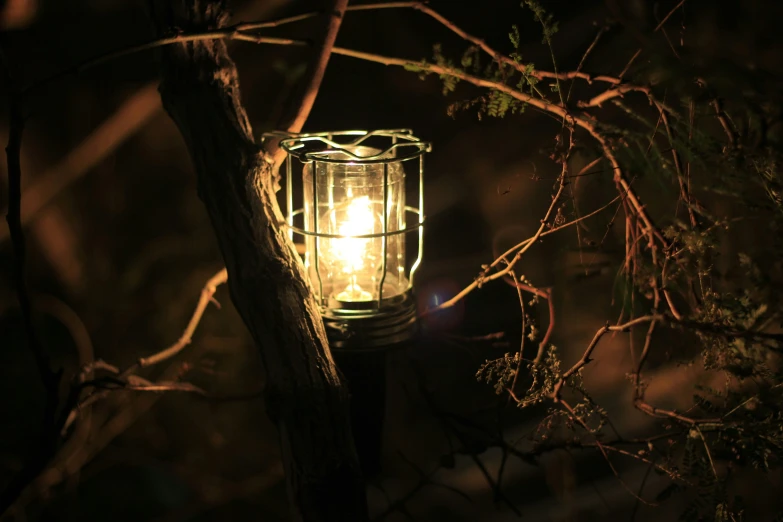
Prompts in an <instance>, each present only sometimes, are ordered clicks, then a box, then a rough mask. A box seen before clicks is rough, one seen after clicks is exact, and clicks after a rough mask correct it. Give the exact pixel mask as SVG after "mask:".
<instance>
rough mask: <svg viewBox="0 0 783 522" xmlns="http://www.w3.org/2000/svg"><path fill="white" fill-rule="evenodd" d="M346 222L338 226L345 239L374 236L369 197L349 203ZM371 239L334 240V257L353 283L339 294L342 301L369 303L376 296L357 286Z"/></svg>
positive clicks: (345, 214) (344, 220) (373, 217)
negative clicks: (367, 235)
mask: <svg viewBox="0 0 783 522" xmlns="http://www.w3.org/2000/svg"><path fill="white" fill-rule="evenodd" d="M342 218H343V221H342V222H341V223H339V225H338V228H337V230H338V232H337V233H338V234H339V235H341V236H362V235H366V234H372V233H373V229H374V219H375V215H374V214H373V211H372V204H371V203H370V198H369V197H368V196H360V197H356V198H353V199H351V200H350V201H349V202H348V205H347V208H346V209H345V212H344V213H343V214H342ZM369 243H370V239H365V238H356V237H346V238H340V239H335V240H333V241H332V256H333V258H334V260H335V261H336V262H337V264H338V265H341V266H342V271H343V273H345V274H348V275H349V276H350V280H351V282H350V284H349V285H348V286H347V287H346V288H345V290H343V291H342V292H340V293H339V294H338V295H337V299H338V300H340V301H369V300H371V299H372V294H370V293H369V292H367V291H366V290H364V289H362V288H361V286H359V284H357V275H358V273H360V272H361V271H362V269H364V268H365V266H366V265H367V264H370V263H365V257H366V256H367V254H368V252H367V250H368V246H369Z"/></svg>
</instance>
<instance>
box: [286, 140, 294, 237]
mask: <svg viewBox="0 0 783 522" xmlns="http://www.w3.org/2000/svg"><path fill="white" fill-rule="evenodd" d="M292 162H293V158H292V157H291V155H290V154H288V155H287V156H286V158H285V172H286V174H285V197H286V202H285V205H286V207H285V213H286V222H287V223H288V239H290V240H291V241H293V240H294V229H293V227H294V190H293V182H292V181H291V178H292V174H291V169H292V167H291V163H292Z"/></svg>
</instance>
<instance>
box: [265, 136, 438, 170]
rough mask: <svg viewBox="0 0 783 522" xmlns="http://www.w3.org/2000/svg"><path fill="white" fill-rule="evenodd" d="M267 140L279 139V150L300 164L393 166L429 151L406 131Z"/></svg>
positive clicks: (286, 137) (423, 142)
mask: <svg viewBox="0 0 783 522" xmlns="http://www.w3.org/2000/svg"><path fill="white" fill-rule="evenodd" d="M268 136H273V137H278V138H279V137H282V140H281V141H280V147H281V148H282V149H283V150H285V151H286V152H287V153H288V154H289V155H290V156H294V157H296V158H298V159H299V160H300V161H302V162H304V163H310V162H313V161H318V162H324V163H343V164H356V163H364V164H374V163H393V162H398V161H407V160H411V159H415V158H418V157H419V156H421V155H422V154H424V153H425V152H430V151H431V150H432V144H431V143H429V142H426V141H421V140H420V139H419V138H417V137H416V136H414V135H413V132H412V131H411V130H409V129H390V130H375V131H365V130H347V131H332V132H316V133H309V134H290V133H269V134H268ZM365 153H370V154H369V155H366V154H365Z"/></svg>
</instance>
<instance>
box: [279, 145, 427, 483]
mask: <svg viewBox="0 0 783 522" xmlns="http://www.w3.org/2000/svg"><path fill="white" fill-rule="evenodd" d="M275 136H276V137H280V135H279V134H278V135H275ZM280 146H281V147H282V148H283V150H285V151H286V152H287V153H288V158H287V160H286V223H285V224H284V225H286V226H287V228H288V230H289V234H290V235H291V237H292V239H293V235H294V234H298V235H301V236H304V239H305V241H304V246H305V248H304V263H305V269H306V270H307V274H308V276H309V279H310V282H311V284H312V285H313V290H314V292H315V296H316V299H317V301H318V303H319V305H320V307H321V315H322V317H323V320H324V326H325V327H326V334H327V337H328V339H329V346H330V347H331V349H332V353H333V355H334V357H335V361H336V363H337V367H338V368H339V369H340V371H341V373H342V374H343V376H344V377H345V380H346V381H347V385H348V389H349V391H350V393H351V406H350V407H351V422H352V428H353V435H354V440H355V443H356V450H357V452H358V454H359V460H360V463H361V466H362V470H363V472H364V475H365V477H366V478H371V477H373V476H375V475H377V474H378V472H379V471H380V456H381V443H382V434H383V419H384V414H385V411H386V407H385V406H386V352H387V351H388V350H389V349H392V348H395V347H399V346H401V345H402V344H403V343H405V342H406V341H408V340H409V339H411V338H412V337H413V336H414V335H415V332H416V327H417V323H416V304H415V301H414V299H413V278H414V275H415V273H416V270H417V269H418V267H419V265H420V264H421V259H422V253H423V242H424V228H423V224H424V193H423V188H424V153H425V152H429V151H430V150H431V145H430V144H429V143H427V142H423V141H421V140H419V139H418V138H417V137H415V136H414V135H413V134H412V133H411V131H409V130H380V131H371V132H368V131H338V132H323V133H316V134H296V135H283V139H282V140H281V142H280ZM293 158H296V159H298V160H299V162H294V161H293ZM414 159H418V160H419V161H418V162H411V161H410V160H414ZM413 163H418V167H419V168H418V176H417V177H418V199H419V201H418V203H419V206H418V208H415V207H410V206H406V204H405V193H406V190H405V181H406V178H407V176H406V171H405V166H406V165H408V164H413ZM295 164H297V165H301V166H302V168H301V170H302V182H303V183H302V185H303V186H302V203H303V204H302V208H300V209H298V210H294V204H293V201H294V197H293V168H294V165H295ZM411 177H412V176H411ZM409 216H411V217H412V218H413V219H411V220H410V221H412V222H411V223H410V224H409V223H408V217H409ZM414 219H415V221H414ZM295 220H298V223H297V224H298V225H299V226H296V225H295ZM409 232H417V233H418V248H417V255H416V258H415V260H414V261H413V262H412V263H410V264H409V263H408V258H407V257H406V255H405V234H407V233H409Z"/></svg>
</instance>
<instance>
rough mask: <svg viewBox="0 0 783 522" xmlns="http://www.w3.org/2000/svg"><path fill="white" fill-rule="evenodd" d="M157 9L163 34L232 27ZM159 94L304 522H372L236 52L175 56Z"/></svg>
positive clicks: (344, 397)
mask: <svg viewBox="0 0 783 522" xmlns="http://www.w3.org/2000/svg"><path fill="white" fill-rule="evenodd" d="M158 4H159V3H158V2H153V3H152V5H153V6H154V9H153V17H154V19H155V21H156V24H157V26H158V28H159V31H160V32H162V33H166V32H171V30H172V29H173V28H176V29H177V30H183V31H187V32H198V31H204V30H210V29H216V28H218V27H219V26H221V25H224V23H225V19H226V15H225V11H224V9H223V7H224V6H223V2H221V1H206V0H172V1H171V2H170V3H169V5H168V6H166V7H164V8H161V6H160V5H158ZM160 91H161V96H162V99H163V104H164V107H165V108H166V110H167V111H168V113H169V114H170V115H171V117H172V119H173V120H174V121H175V123H176V124H177V126H178V127H179V130H180V132H181V133H182V136H183V138H184V139H185V143H186V144H187V147H188V150H189V152H190V155H191V158H192V160H193V164H194V166H195V171H196V175H197V178H198V192H199V196H200V198H201V199H202V200H203V202H204V204H205V206H206V209H207V211H208V213H209V216H210V218H211V221H212V225H213V227H214V229H215V233H216V235H217V238H218V242H219V245H220V249H221V251H222V254H223V257H224V260H225V262H226V268H227V270H228V286H229V289H230V292H231V299H232V301H233V303H234V305H235V306H236V308H237V310H238V311H239V313H240V315H241V316H242V319H243V320H244V322H245V324H246V325H247V328H248V329H249V331H250V333H251V334H252V337H253V339H254V341H255V343H256V345H257V347H258V349H259V350H260V352H261V356H262V358H263V363H264V368H265V372H266V406H267V411H268V414H269V415H270V417H271V418H272V420H273V421H274V422H275V424H276V425H277V428H278V431H279V437H280V444H281V448H282V454H283V461H284V466H285V470H286V478H287V482H288V491H289V499H290V503H291V508H292V510H293V513H294V518H295V519H296V520H306V521H340V522H344V521H362V520H366V519H367V506H366V497H365V489H364V482H363V480H362V477H361V473H360V470H359V466H358V462H357V458H356V451H355V449H354V444H353V440H352V436H351V427H350V426H351V425H350V420H349V415H348V411H349V410H348V394H347V391H346V388H345V387H344V385H343V383H342V382H341V380H340V378H339V374H338V372H337V369H336V367H335V364H334V362H333V360H332V356H331V354H330V352H329V348H328V345H327V341H326V336H325V332H324V328H323V323H322V322H321V319H320V315H319V312H318V308H317V305H316V302H315V300H314V298H313V296H312V293H311V290H310V287H309V286H308V284H307V283H306V280H305V274H304V270H303V268H302V266H301V263H300V261H299V260H298V258H297V257H296V253H295V251H294V247H293V244H292V243H291V242H290V241H289V239H288V236H287V234H286V233H285V232H284V231H282V230H281V228H280V223H282V222H283V217H282V214H281V212H280V209H279V207H278V204H277V200H276V198H275V188H274V182H273V172H272V162H271V158H270V156H269V155H268V153H266V152H263V151H262V150H261V149H260V147H259V145H258V144H257V143H256V142H255V141H254V139H253V135H252V131H251V127H250V124H249V122H248V119H247V115H246V114H245V111H244V109H243V107H242V105H241V103H240V99H239V84H238V80H237V72H236V68H235V66H234V63H233V62H232V61H231V59H230V58H229V56H228V53H227V50H226V44H225V43H224V42H223V41H220V40H216V41H204V42H194V43H186V44H177V45H172V46H169V47H167V48H165V49H164V50H163V63H162V81H161V86H160Z"/></svg>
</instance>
